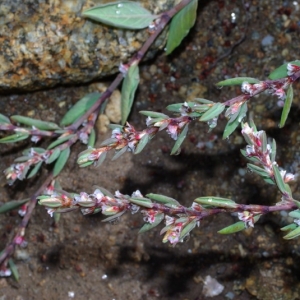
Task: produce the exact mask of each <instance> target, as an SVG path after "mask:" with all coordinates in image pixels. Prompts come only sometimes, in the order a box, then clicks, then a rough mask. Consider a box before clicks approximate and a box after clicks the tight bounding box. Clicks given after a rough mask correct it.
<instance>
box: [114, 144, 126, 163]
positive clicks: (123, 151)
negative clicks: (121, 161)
mask: <svg viewBox="0 0 300 300" xmlns="http://www.w3.org/2000/svg"><path fill="white" fill-rule="evenodd" d="M127 150H128V147H123V148H122V149H121V150H118V151H116V153H115V155H114V156H113V158H112V159H111V160H116V159H118V158H119V157H120V156H121V155H123V154H124V153H126V151H127Z"/></svg>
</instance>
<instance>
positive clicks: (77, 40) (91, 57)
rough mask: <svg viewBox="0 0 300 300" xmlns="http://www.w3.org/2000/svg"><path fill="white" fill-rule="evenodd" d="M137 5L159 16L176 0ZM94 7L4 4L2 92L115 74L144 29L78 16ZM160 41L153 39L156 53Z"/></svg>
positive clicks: (23, 0)
mask: <svg viewBox="0 0 300 300" xmlns="http://www.w3.org/2000/svg"><path fill="white" fill-rule="evenodd" d="M107 2H108V1H107ZM139 2H141V5H144V6H145V7H146V8H147V9H149V10H151V11H152V12H154V13H155V14H158V13H160V12H161V11H164V10H166V9H167V8H169V7H171V6H173V5H174V3H176V2H178V1H176V0H159V1H147V0H142V1H139ZM97 3H100V2H99V0H98V1H97V0H95V1H91V0H57V1H53V0H51V1H46V0H39V1H33V0H14V1H11V0H2V1H1V4H0V65H1V68H0V91H12V90H13V91H16V90H18V91H30V90H37V89H42V88H49V87H52V86H55V85H58V84H75V83H84V82H88V81H91V80H93V79H96V78H102V77H104V76H107V75H111V74H113V73H115V72H117V71H118V67H119V65H120V63H121V62H126V61H128V59H129V58H130V57H131V56H132V54H133V53H135V52H136V51H137V50H138V49H139V48H140V46H141V45H142V43H143V42H144V41H145V40H146V38H147V37H148V36H149V33H148V31H147V29H146V30H138V31H131V30H119V29H114V28H112V27H109V26H105V25H101V24H100V23H96V22H93V21H90V20H87V19H85V18H83V17H82V16H81V12H82V11H83V10H85V9H87V8H90V7H92V6H94V5H96V4H97ZM101 3H103V1H102V2H101ZM162 40H163V38H161V39H158V40H157V42H156V44H155V47H156V49H157V47H158V46H159V45H160V46H161V45H162ZM154 52H155V51H154ZM154 52H153V51H152V54H153V53H154Z"/></svg>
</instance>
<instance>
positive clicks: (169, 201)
mask: <svg viewBox="0 0 300 300" xmlns="http://www.w3.org/2000/svg"><path fill="white" fill-rule="evenodd" d="M146 196H147V197H148V198H150V199H152V200H154V201H156V202H160V203H164V204H174V205H180V204H179V202H178V201H177V200H175V199H173V198H170V197H167V196H163V195H159V194H147V195H146Z"/></svg>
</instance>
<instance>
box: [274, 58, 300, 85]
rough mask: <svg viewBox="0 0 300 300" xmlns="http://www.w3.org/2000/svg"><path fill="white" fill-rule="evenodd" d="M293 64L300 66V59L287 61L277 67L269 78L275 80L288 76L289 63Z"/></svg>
mask: <svg viewBox="0 0 300 300" xmlns="http://www.w3.org/2000/svg"><path fill="white" fill-rule="evenodd" d="M288 64H292V65H296V66H300V60H294V61H291V62H289V63H285V64H283V65H281V66H280V67H279V68H277V69H275V70H274V71H273V72H272V73H271V74H270V75H269V78H270V79H272V80H274V79H280V78H284V77H286V76H287V65H288Z"/></svg>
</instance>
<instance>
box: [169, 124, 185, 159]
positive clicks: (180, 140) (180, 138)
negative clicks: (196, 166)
mask: <svg viewBox="0 0 300 300" xmlns="http://www.w3.org/2000/svg"><path fill="white" fill-rule="evenodd" d="M187 132H188V124H187V125H185V127H184V128H183V130H182V131H181V133H180V135H179V136H178V138H177V141H176V143H175V144H174V146H173V148H172V151H171V155H174V154H176V153H178V150H179V148H180V146H181V144H182V143H183V141H184V140H185V138H186V135H187Z"/></svg>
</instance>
